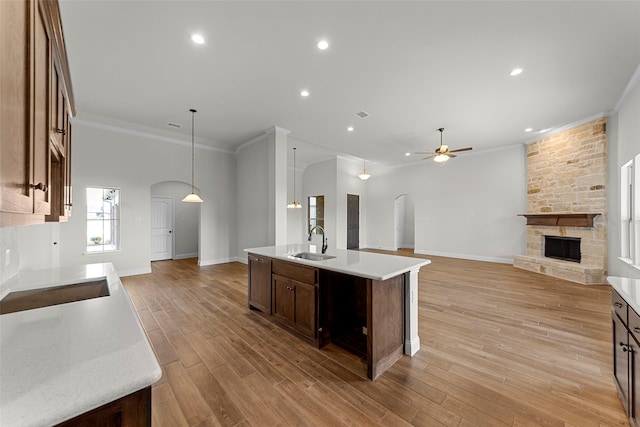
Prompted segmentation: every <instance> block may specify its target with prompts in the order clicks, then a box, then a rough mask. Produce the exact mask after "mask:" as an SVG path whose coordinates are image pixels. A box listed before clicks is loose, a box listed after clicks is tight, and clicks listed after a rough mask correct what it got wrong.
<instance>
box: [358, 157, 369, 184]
mask: <svg viewBox="0 0 640 427" xmlns="http://www.w3.org/2000/svg"><path fill="white" fill-rule="evenodd" d="M358 178H360V179H361V180H363V181H366V180H368V179H369V178H371V175H370V174H368V173H367V168H366V161H365V160H363V161H362V173H361V174H360V175H358Z"/></svg>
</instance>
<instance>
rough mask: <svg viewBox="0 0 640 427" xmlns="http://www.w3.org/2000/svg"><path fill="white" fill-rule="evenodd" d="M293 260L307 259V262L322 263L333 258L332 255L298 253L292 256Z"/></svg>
mask: <svg viewBox="0 0 640 427" xmlns="http://www.w3.org/2000/svg"><path fill="white" fill-rule="evenodd" d="M293 257H294V258H300V259H307V260H309V261H324V260H326V259H333V258H335V257H334V256H333V255H325V254H314V253H312V252H298V253H297V254H295V255H293Z"/></svg>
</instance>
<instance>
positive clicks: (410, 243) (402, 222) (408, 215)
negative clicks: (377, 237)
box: [393, 194, 415, 250]
mask: <svg viewBox="0 0 640 427" xmlns="http://www.w3.org/2000/svg"><path fill="white" fill-rule="evenodd" d="M393 226H394V246H395V247H396V250H398V249H401V248H410V249H413V248H414V247H415V204H414V202H413V198H412V197H411V196H410V195H408V194H401V195H399V196H398V197H396V198H395V200H394V209H393Z"/></svg>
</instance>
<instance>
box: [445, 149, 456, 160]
mask: <svg viewBox="0 0 640 427" xmlns="http://www.w3.org/2000/svg"><path fill="white" fill-rule="evenodd" d="M446 156H447V157H448V158H450V159H453V158H454V157H458V156H456V155H455V154H451V151H449V152H448V153H447V154H446Z"/></svg>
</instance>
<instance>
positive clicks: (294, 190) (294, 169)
mask: <svg viewBox="0 0 640 427" xmlns="http://www.w3.org/2000/svg"><path fill="white" fill-rule="evenodd" d="M293 203H294V204H295V203H296V147H293Z"/></svg>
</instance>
